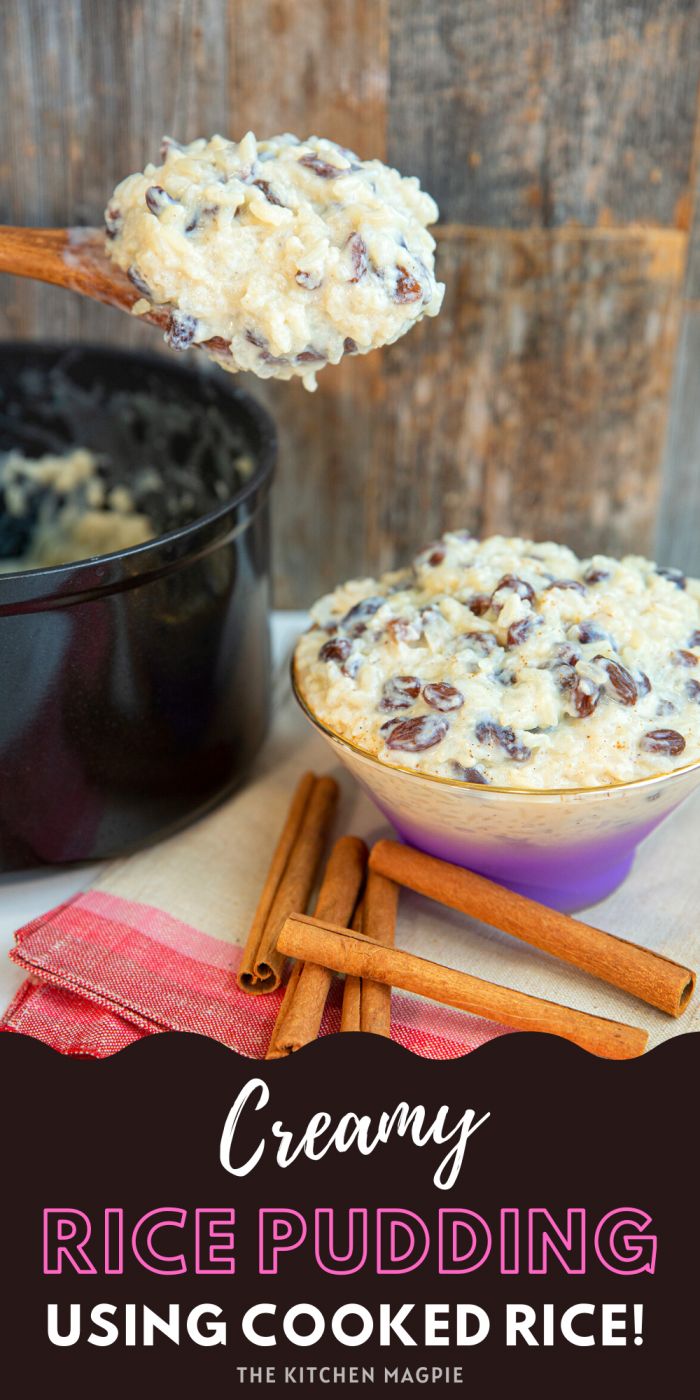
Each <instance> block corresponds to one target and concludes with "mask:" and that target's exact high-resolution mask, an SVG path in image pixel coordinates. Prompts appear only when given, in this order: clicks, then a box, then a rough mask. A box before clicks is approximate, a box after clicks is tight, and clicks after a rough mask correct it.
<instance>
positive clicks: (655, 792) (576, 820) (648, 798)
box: [292, 667, 700, 912]
mask: <svg viewBox="0 0 700 1400" xmlns="http://www.w3.org/2000/svg"><path fill="white" fill-rule="evenodd" d="M292 685H293V689H294V694H295V696H296V699H297V701H298V702H299V704H300V706H301V708H302V710H303V711H304V714H305V715H306V717H307V719H309V720H310V721H311V723H312V724H313V725H314V727H315V728H316V729H317V730H318V731H319V733H321V734H322V735H323V737H324V739H326V741H327V742H328V743H329V744H330V745H331V748H332V749H333V751H334V753H335V754H336V755H337V757H338V758H339V759H340V760H341V762H342V763H344V764H345V766H346V768H349V769H350V772H351V773H352V774H353V775H354V777H356V778H357V780H358V782H359V783H361V785H362V787H364V788H365V790H366V791H367V792H368V793H369V796H370V797H371V798H372V801H373V802H374V803H375V804H376V806H377V807H378V808H379V810H380V811H381V812H383V814H384V816H385V817H386V818H387V819H388V820H389V821H390V822H391V824H392V826H394V827H395V829H396V831H397V832H398V834H399V836H401V837H402V839H403V840H404V841H407V842H408V843H409V845H411V846H416V847H417V848H418V849H419V850H421V851H427V852H428V853H429V854H430V855H434V856H439V857H440V858H441V859H442V860H448V861H451V862H452V863H453V864H454V865H463V866H466V867H467V868H468V869H470V870H475V871H477V872H478V873H479V874H480V875H487V876H488V877H489V878H490V879H492V880H498V882H499V883H500V884H502V885H507V886H508V887H509V888H510V889H513V890H517V891H518V892H519V893H520V894H525V895H528V896H529V897H530V898H531V899H537V900H539V901H540V902H541V903H542V904H548V905H550V906H551V908H553V909H561V910H566V911H567V912H571V911H573V910H575V909H582V908H585V907H586V906H587V905H589V904H595V903H596V902H597V901H598V900H600V899H604V898H605V896H606V895H608V894H610V893H611V892H612V891H613V890H614V889H616V887H617V886H618V885H619V884H620V883H621V882H622V881H623V880H624V878H625V876H626V875H627V873H628V871H629V869H630V866H631V864H632V861H633V859H634V853H635V850H636V848H637V846H638V845H639V843H640V841H643V840H644V838H645V836H648V835H649V833H650V832H651V831H653V830H654V828H655V827H657V826H659V824H660V823H661V822H662V821H663V820H664V818H665V817H667V816H668V815H669V813H670V812H672V811H674V810H675V808H676V807H678V806H679V804H680V803H681V802H683V801H684V799H685V798H686V797H688V796H689V795H690V793H691V792H692V791H693V790H694V789H695V788H696V787H697V786H698V785H699V784H700V759H697V760H696V761H695V762H694V763H689V764H685V765H684V766H683V767H682V768H676V769H675V770H674V771H673V772H670V773H662V774H660V775H659V776H658V777H652V778H640V779H637V780H635V781H634V782H630V783H616V784H613V785H611V786H609V787H595V788H562V789H558V790H549V789H540V788H530V789H524V788H495V787H484V786H483V785H481V784H478V783H463V782H458V781H455V780H453V779H451V778H438V777H435V776H432V775H431V774H426V773H417V772H414V771H413V770H412V769H408V768H400V767H398V766H397V765H394V764H389V763H384V762H382V761H380V760H379V759H378V758H375V757H374V756H373V755H371V754H367V753H365V752H363V750H362V749H359V748H357V746H356V745H355V744H351V743H350V742H348V740H346V739H341V738H340V737H339V736H338V735H337V734H334V733H333V731H332V730H331V729H329V728H328V726H327V725H325V724H324V723H323V721H322V720H320V719H319V718H318V716H317V715H316V714H315V713H314V712H313V710H312V709H311V708H310V706H309V704H308V702H307V701H306V700H305V699H304V697H303V695H302V694H301V692H300V689H299V687H298V685H297V682H296V677H295V675H294V667H292Z"/></svg>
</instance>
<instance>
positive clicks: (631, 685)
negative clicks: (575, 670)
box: [593, 656, 638, 705]
mask: <svg viewBox="0 0 700 1400" xmlns="http://www.w3.org/2000/svg"><path fill="white" fill-rule="evenodd" d="M593 660H594V662H595V663H596V665H597V666H600V667H601V668H602V669H603V670H604V671H605V673H606V675H607V677H608V682H609V686H610V689H611V690H612V692H613V696H614V699H615V700H618V701H619V703H620V704H621V705H636V703H637V697H638V691H637V683H636V681H635V679H634V676H631V675H630V673H629V671H628V670H627V668H626V667H625V666H623V665H622V664H621V663H620V662H619V661H613V660H611V658H610V657H608V656H594V657H593Z"/></svg>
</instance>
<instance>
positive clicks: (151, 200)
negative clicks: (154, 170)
mask: <svg viewBox="0 0 700 1400" xmlns="http://www.w3.org/2000/svg"><path fill="white" fill-rule="evenodd" d="M145 198H146V204H147V205H148V208H149V209H150V211H151V213H152V214H155V216H156V218H158V217H159V215H161V214H162V213H163V210H164V209H167V207H168V205H169V204H177V200H176V199H173V197H172V195H169V194H168V192H167V190H164V189H163V186H162V185H149V187H148V189H147V190H146V196H145Z"/></svg>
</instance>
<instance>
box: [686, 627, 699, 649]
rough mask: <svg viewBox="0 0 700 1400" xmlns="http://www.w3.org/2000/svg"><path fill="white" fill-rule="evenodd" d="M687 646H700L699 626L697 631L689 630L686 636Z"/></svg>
mask: <svg viewBox="0 0 700 1400" xmlns="http://www.w3.org/2000/svg"><path fill="white" fill-rule="evenodd" d="M688 646H689V647H700V628H699V629H698V631H697V632H691V634H690V636H689V638H688Z"/></svg>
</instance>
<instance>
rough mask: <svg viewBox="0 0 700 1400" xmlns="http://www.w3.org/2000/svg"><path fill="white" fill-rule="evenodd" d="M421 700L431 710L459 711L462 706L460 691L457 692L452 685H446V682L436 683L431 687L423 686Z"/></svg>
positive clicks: (462, 697)
mask: <svg viewBox="0 0 700 1400" xmlns="http://www.w3.org/2000/svg"><path fill="white" fill-rule="evenodd" d="M423 699H424V700H425V703H426V705H430V708H431V709H432V710H461V708H462V705H463V704H464V696H463V694H462V692H461V690H457V688H456V686H454V685H448V684H447V681H436V682H435V684H433V685H426V686H424V687H423Z"/></svg>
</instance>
